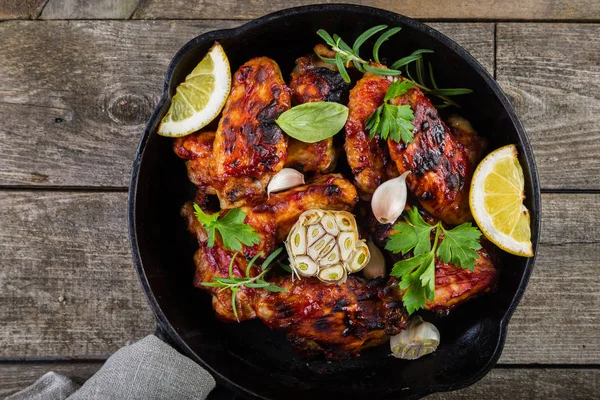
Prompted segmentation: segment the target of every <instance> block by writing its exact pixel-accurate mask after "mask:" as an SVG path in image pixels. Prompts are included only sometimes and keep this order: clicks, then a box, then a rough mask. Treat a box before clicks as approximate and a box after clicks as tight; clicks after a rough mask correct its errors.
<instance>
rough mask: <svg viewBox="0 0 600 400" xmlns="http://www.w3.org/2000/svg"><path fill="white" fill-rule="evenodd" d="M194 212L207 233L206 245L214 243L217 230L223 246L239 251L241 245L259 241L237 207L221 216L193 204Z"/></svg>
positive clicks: (209, 245) (251, 244)
mask: <svg viewBox="0 0 600 400" xmlns="http://www.w3.org/2000/svg"><path fill="white" fill-rule="evenodd" d="M194 214H195V215H196V218H198V221H199V222H200V223H201V224H202V226H203V227H204V229H205V230H206V233H207V234H208V247H213V246H214V244H215V231H218V232H219V234H220V235H221V240H222V241H223V247H225V248H226V249H229V250H235V251H240V250H241V249H242V245H246V246H253V245H255V244H257V243H260V236H259V235H258V233H256V232H255V231H254V228H252V227H251V226H250V225H246V224H245V223H244V220H245V219H246V213H245V212H243V211H242V210H240V209H239V208H233V209H231V210H229V211H228V212H227V214H225V215H224V216H223V217H219V213H214V214H206V213H205V212H204V211H202V209H201V208H200V207H199V206H198V205H197V204H194Z"/></svg>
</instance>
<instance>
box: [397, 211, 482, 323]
mask: <svg viewBox="0 0 600 400" xmlns="http://www.w3.org/2000/svg"><path fill="white" fill-rule="evenodd" d="M405 220H406V222H400V223H397V224H396V225H394V230H396V232H397V233H393V234H391V235H390V237H389V240H388V242H387V243H386V245H385V248H386V250H389V251H392V252H394V253H402V254H403V255H404V254H406V253H408V252H409V251H411V250H412V252H413V257H411V258H407V259H404V260H400V261H398V262H396V263H395V264H394V267H393V268H392V272H391V273H390V275H392V276H395V277H398V278H401V280H400V284H399V285H400V289H402V290H405V292H404V295H403V296H402V302H403V303H404V306H405V307H406V310H407V311H408V313H409V314H412V313H413V312H415V311H417V310H418V309H421V308H423V307H425V304H426V302H427V299H429V300H430V301H433V300H434V296H435V258H436V256H437V257H439V258H440V259H441V260H442V261H443V262H445V263H452V264H453V265H454V266H456V267H460V268H463V269H468V270H470V271H473V270H474V269H475V262H476V261H477V259H478V258H479V254H478V253H477V251H476V250H479V249H480V248H481V244H480V243H479V238H480V237H481V231H479V229H478V228H477V227H474V226H472V225H471V223H470V222H465V223H464V224H462V225H459V226H457V227H454V228H452V229H446V228H444V226H443V225H442V222H441V221H438V223H437V224H435V225H429V224H428V223H427V222H425V220H424V219H423V218H422V217H421V215H420V214H419V211H418V210H417V208H416V207H413V208H412V209H411V210H409V211H407V215H406V217H405ZM434 229H435V238H434V240H433V245H432V243H431V231H432V230H434ZM440 234H443V235H444V238H443V240H442V242H441V243H440V242H439V238H440Z"/></svg>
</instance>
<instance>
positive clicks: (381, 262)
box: [363, 238, 386, 279]
mask: <svg viewBox="0 0 600 400" xmlns="http://www.w3.org/2000/svg"><path fill="white" fill-rule="evenodd" d="M367 247H368V248H369V254H371V259H370V260H369V262H368V263H367V265H365V268H364V269H363V275H364V277H365V278H367V279H375V278H383V277H384V276H385V272H386V271H385V258H383V254H382V253H381V250H379V247H377V246H375V243H373V240H372V239H370V238H369V240H368V241H367Z"/></svg>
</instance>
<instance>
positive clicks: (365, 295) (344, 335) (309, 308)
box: [254, 275, 407, 359]
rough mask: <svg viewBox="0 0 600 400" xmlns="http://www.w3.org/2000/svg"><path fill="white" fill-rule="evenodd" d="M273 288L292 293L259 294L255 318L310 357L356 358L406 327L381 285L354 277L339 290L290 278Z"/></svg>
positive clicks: (382, 282) (400, 308) (278, 280)
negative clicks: (364, 350) (281, 334)
mask: <svg viewBox="0 0 600 400" xmlns="http://www.w3.org/2000/svg"><path fill="white" fill-rule="evenodd" d="M272 283H274V284H276V285H278V286H281V287H284V288H286V289H287V290H288V292H287V293H272V292H261V293H257V297H256V298H255V301H254V310H255V313H256V315H257V316H258V318H260V319H261V320H262V321H263V322H264V323H265V324H266V325H267V326H268V327H270V328H271V329H279V330H283V331H284V332H286V334H287V336H288V339H289V340H290V341H291V342H292V344H293V345H294V347H296V349H297V350H298V351H299V352H300V353H302V354H303V355H304V356H306V357H314V356H318V355H321V354H324V355H325V356H326V357H327V358H328V359H345V358H350V357H353V356H357V355H358V353H359V352H360V351H361V350H363V349H365V348H367V347H371V346H376V345H378V344H381V343H383V342H385V341H386V340H387V337H388V335H394V334H397V333H399V332H400V331H401V330H402V329H404V327H405V326H406V318H407V316H406V312H405V310H404V307H403V306H402V303H401V302H398V301H396V300H392V299H390V298H388V297H385V296H384V295H383V292H384V289H385V286H386V282H385V280H382V279H377V280H370V281H367V280H365V279H364V278H362V277H360V276H356V275H351V276H349V277H348V280H347V281H346V282H345V283H343V284H341V285H324V284H323V283H322V282H320V281H319V280H318V279H315V278H308V279H302V280H296V281H294V282H292V280H291V279H290V277H277V278H274V279H273V280H272Z"/></svg>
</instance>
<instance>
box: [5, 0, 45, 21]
mask: <svg viewBox="0 0 600 400" xmlns="http://www.w3.org/2000/svg"><path fill="white" fill-rule="evenodd" d="M46 1H48V0H2V1H0V20H3V19H35V18H36V17H37V16H38V15H39V14H40V12H41V11H42V8H43V7H44V4H45V3H46Z"/></svg>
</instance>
